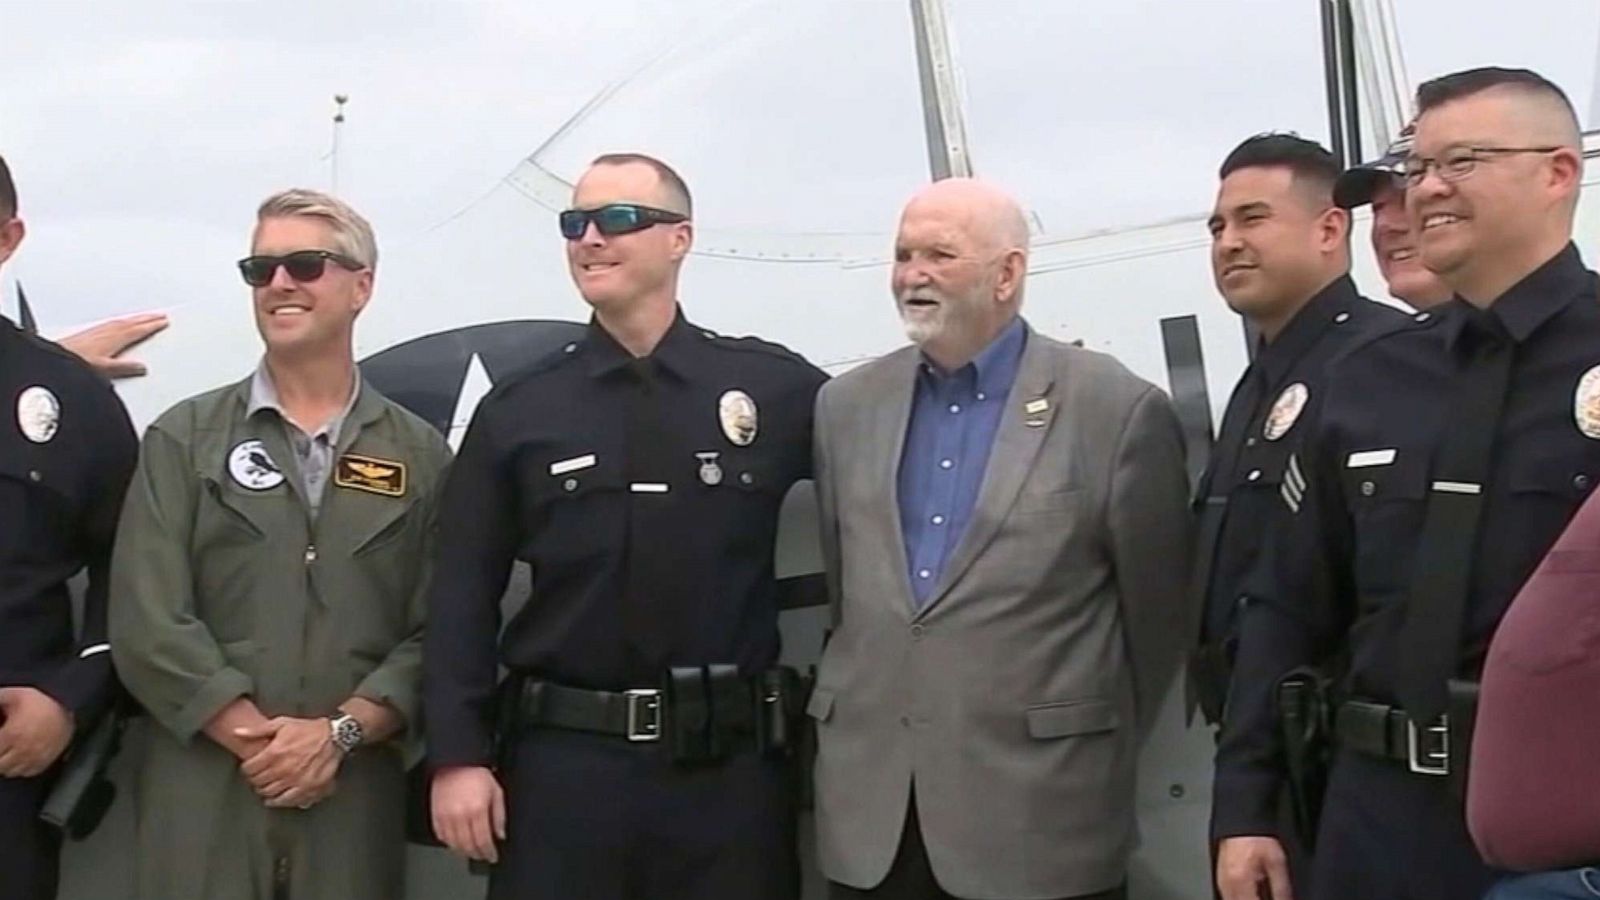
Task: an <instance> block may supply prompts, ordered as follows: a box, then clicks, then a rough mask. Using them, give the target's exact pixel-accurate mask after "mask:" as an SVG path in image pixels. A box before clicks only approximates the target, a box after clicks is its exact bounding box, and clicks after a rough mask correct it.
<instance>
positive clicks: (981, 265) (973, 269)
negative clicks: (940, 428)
mask: <svg viewBox="0 0 1600 900" xmlns="http://www.w3.org/2000/svg"><path fill="white" fill-rule="evenodd" d="M894 256H895V262H894V270H893V273H892V276H891V285H892V287H893V289H894V296H895V302H896V304H897V305H898V307H899V310H900V317H901V320H902V321H903V322H904V323H905V326H906V333H907V334H908V335H909V336H910V337H911V340H912V341H913V342H915V343H916V344H918V345H920V346H921V347H922V349H923V352H924V353H925V354H926V355H927V356H928V358H929V359H931V360H932V361H933V362H934V363H935V364H937V365H939V366H941V367H943V368H945V369H947V370H953V369H956V368H959V367H961V366H963V365H965V364H966V363H967V362H970V361H971V360H972V358H973V357H975V356H976V355H977V354H978V353H979V352H981V351H982V350H983V348H984V347H986V346H988V345H989V344H990V343H991V342H992V341H993V340H994V339H995V337H997V336H998V335H999V334H1000V332H1001V331H1003V330H1004V329H1005V328H1006V326H1007V325H1009V324H1010V323H1011V321H1012V320H1013V319H1015V318H1016V316H1017V312H1018V310H1019V309H1020V308H1021V305H1022V284H1023V279H1024V277H1025V276H1026V274H1027V270H1028V221H1027V219H1026V218H1025V217H1024V216H1023V214H1022V207H1021V206H1020V205H1019V204H1018V203H1017V201H1016V200H1013V199H1012V198H1011V196H1010V195H1009V194H1007V193H1006V192H1005V191H1002V190H1000V189H999V188H997V187H995V186H994V185H991V184H987V183H985V182H982V181H977V180H974V179H971V178H951V179H946V180H944V181H937V182H934V183H933V184H930V185H928V186H927V187H925V188H923V189H921V190H919V191H918V192H917V193H916V194H915V195H914V196H913V197H912V198H911V200H910V201H909V202H908V203H906V207H905V210H904V211H903V212H902V213H901V214H900V230H899V232H898V233H897V234H896V236H895V254H894Z"/></svg>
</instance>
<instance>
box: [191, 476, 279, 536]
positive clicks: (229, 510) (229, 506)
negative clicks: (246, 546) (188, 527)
mask: <svg viewBox="0 0 1600 900" xmlns="http://www.w3.org/2000/svg"><path fill="white" fill-rule="evenodd" d="M201 483H202V484H204V485H205V490H204V492H203V493H204V496H203V497H202V498H201V500H200V509H199V511H198V513H197V515H196V525H195V530H196V531H197V532H200V533H209V532H210V531H211V529H212V528H215V527H216V526H222V529H223V530H224V531H226V532H231V533H234V534H237V535H241V536H244V537H248V538H252V539H260V538H263V537H265V536H266V532H265V531H263V530H262V528H261V526H259V525H257V524H256V522H255V520H254V519H252V518H251V517H250V516H249V515H248V514H247V513H246V512H245V511H244V510H242V509H240V508H239V507H238V505H237V504H236V503H235V502H234V498H233V497H232V495H231V494H230V493H229V491H228V490H227V489H226V488H225V487H223V486H222V485H221V484H218V483H217V481H216V480H215V479H212V478H209V477H206V476H202V477H201Z"/></svg>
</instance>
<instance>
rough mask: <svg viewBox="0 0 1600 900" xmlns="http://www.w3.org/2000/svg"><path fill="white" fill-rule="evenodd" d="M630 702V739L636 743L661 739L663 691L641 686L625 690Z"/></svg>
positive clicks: (623, 693) (625, 695) (624, 693)
mask: <svg viewBox="0 0 1600 900" xmlns="http://www.w3.org/2000/svg"><path fill="white" fill-rule="evenodd" d="M622 695H623V696H624V697H626V698H627V703H628V740H630V741H633V742H635V743H643V742H649V741H659V740H661V691H659V690H657V689H655V688H640V689H636V690H629V691H623V692H622Z"/></svg>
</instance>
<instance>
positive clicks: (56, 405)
mask: <svg viewBox="0 0 1600 900" xmlns="http://www.w3.org/2000/svg"><path fill="white" fill-rule="evenodd" d="M17 427H18V428H19V429H21V430H22V436H23V437H25V438H27V439H28V440H30V441H33V442H34V443H35V444H47V443H49V442H50V439H51V438H53V437H55V436H56V431H57V430H59V429H60V427H61V401H60V400H59V399H57V398H56V395H55V394H54V393H53V392H52V391H51V390H50V389H49V388H47V387H43V386H40V385H37V384H36V385H34V386H33V387H30V388H28V389H27V390H24V391H23V392H22V393H21V394H20V395H18V397H17Z"/></svg>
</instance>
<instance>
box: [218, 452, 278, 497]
mask: <svg viewBox="0 0 1600 900" xmlns="http://www.w3.org/2000/svg"><path fill="white" fill-rule="evenodd" d="M228 474H229V475H232V476H233V480H234V481H235V482H237V483H238V484H239V486H240V487H242V488H246V489H248V490H252V491H270V490H272V489H273V488H275V487H277V486H278V485H280V484H283V470H282V469H280V468H278V464H277V463H275V462H273V461H272V457H270V456H268V455H267V447H266V445H265V444H263V443H261V442H260V441H256V440H251V441H242V442H240V443H238V444H235V445H234V447H233V449H232V450H229V451H228Z"/></svg>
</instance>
